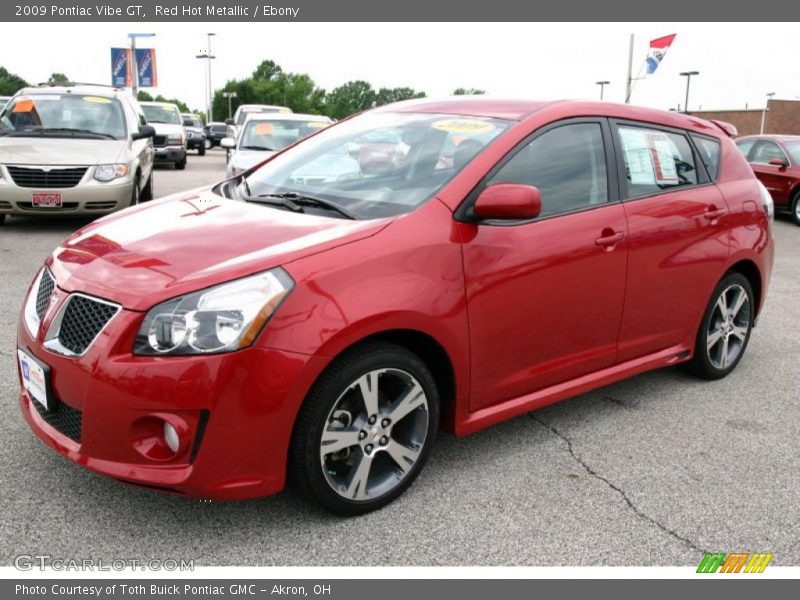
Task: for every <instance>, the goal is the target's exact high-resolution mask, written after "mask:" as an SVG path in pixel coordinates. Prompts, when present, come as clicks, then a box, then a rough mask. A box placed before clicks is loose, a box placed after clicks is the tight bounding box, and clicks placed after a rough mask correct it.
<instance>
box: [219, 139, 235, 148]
mask: <svg viewBox="0 0 800 600" xmlns="http://www.w3.org/2000/svg"><path fill="white" fill-rule="evenodd" d="M219 145H220V146H222V147H223V148H228V149H229V150H230V149H232V148H235V147H236V140H235V139H234V138H232V137H224V138H222V139H221V140H220V141H219Z"/></svg>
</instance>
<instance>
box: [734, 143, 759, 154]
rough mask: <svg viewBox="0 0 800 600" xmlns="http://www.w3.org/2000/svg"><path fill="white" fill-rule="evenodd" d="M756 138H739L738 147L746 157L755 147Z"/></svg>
mask: <svg viewBox="0 0 800 600" xmlns="http://www.w3.org/2000/svg"><path fill="white" fill-rule="evenodd" d="M755 143H756V141H755V140H739V141H737V142H736V147H737V148H739V150H741V152H742V154H744V157H745V158H747V155H748V154H750V150H751V149H752V148H753V144H755Z"/></svg>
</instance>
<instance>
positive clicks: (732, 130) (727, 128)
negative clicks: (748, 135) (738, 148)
mask: <svg viewBox="0 0 800 600" xmlns="http://www.w3.org/2000/svg"><path fill="white" fill-rule="evenodd" d="M710 120H711V122H712V123H713V124H714V125H716V126H717V127H719V128H720V129H722V131H724V132H725V133H727V134H728V135H729V136H730V137H732V138H735V137H736V136H738V135H739V130H738V129H736V125H733V124H732V123H727V122H726V121H717V120H716V119H710Z"/></svg>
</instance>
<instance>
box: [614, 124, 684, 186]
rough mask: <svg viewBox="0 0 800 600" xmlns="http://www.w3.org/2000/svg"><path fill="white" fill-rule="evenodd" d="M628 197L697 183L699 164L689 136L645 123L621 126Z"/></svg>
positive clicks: (620, 132) (620, 135)
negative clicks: (643, 124) (662, 129)
mask: <svg viewBox="0 0 800 600" xmlns="http://www.w3.org/2000/svg"><path fill="white" fill-rule="evenodd" d="M618 132H619V138H620V143H621V144H622V158H623V161H624V165H625V177H626V179H627V183H628V197H632V198H637V197H640V196H651V195H653V194H658V193H661V192H663V191H670V190H673V189H677V188H680V187H685V186H691V185H697V167H696V165H695V160H694V154H693V153H692V147H691V146H690V145H689V140H687V139H686V136H684V135H680V134H677V133H671V132H667V131H661V130H658V129H648V128H645V127H624V126H622V127H619V128H618Z"/></svg>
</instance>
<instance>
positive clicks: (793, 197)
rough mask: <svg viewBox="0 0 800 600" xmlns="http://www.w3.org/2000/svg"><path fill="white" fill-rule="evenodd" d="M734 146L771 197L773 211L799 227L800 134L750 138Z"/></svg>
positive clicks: (754, 136) (739, 141) (742, 138)
mask: <svg viewBox="0 0 800 600" xmlns="http://www.w3.org/2000/svg"><path fill="white" fill-rule="evenodd" d="M736 145H737V146H738V147H739V150H741V151H742V154H744V155H745V158H747V162H749V163H750V166H751V167H752V168H753V172H755V174H756V177H758V179H759V181H761V183H763V184H764V186H765V187H766V188H767V190H769V193H770V194H771V195H772V199H773V201H774V202H775V210H776V211H778V212H781V213H786V214H789V215H790V216H791V217H792V220H793V221H794V222H795V224H796V225H800V135H750V136H746V137H741V138H738V139H737V140H736Z"/></svg>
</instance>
